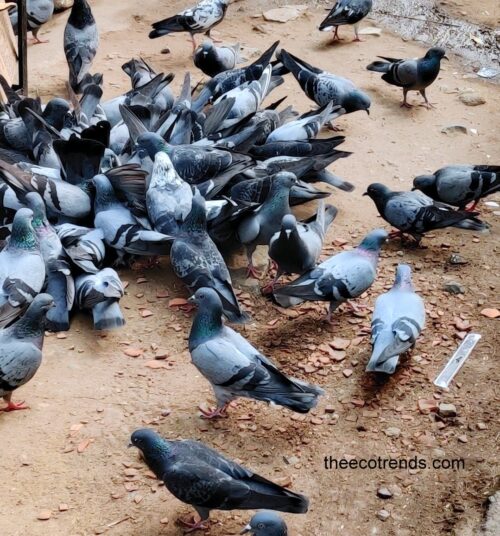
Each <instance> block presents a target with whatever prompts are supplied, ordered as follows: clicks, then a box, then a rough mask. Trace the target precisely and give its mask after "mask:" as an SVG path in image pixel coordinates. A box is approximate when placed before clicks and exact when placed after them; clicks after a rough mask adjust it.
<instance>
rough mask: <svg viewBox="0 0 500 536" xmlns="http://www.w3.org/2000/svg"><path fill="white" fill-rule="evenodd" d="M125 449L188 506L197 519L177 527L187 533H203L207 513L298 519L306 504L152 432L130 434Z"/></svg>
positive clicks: (208, 453) (198, 447)
mask: <svg viewBox="0 0 500 536" xmlns="http://www.w3.org/2000/svg"><path fill="white" fill-rule="evenodd" d="M131 443H132V445H133V446H134V447H137V448H138V449H139V450H140V451H141V452H142V455H143V457H144V460H145V461H146V463H147V465H148V467H149V468H150V469H151V471H153V473H154V474H155V475H156V477H157V478H158V479H159V480H162V481H163V482H164V483H165V487H166V488H167V489H168V491H170V493H172V495H174V497H176V498H177V499H179V500H180V501H182V502H183V503H186V504H190V505H192V506H193V508H194V509H195V510H196V512H197V513H198V515H199V516H200V520H199V521H198V522H195V521H194V519H193V522H192V523H186V522H185V521H183V522H182V524H183V525H185V526H186V527H187V528H188V529H189V530H190V531H191V532H192V531H195V530H203V529H205V528H206V524H205V522H206V521H208V519H209V516H210V511H211V510H226V511H228V510H253V509H257V508H262V507H265V508H268V509H272V510H277V511H279V512H288V513H291V514H304V513H306V512H307V510H308V509H309V500H308V499H307V497H305V496H304V495H300V494H298V493H294V492H293V491H290V490H288V489H286V488H283V487H281V486H278V485H277V484H274V483H273V482H271V481H270V480H267V479H266V478H264V477H262V476H260V475H258V474H256V473H254V472H253V471H250V470H249V469H246V468H245V467H243V466H242V465H239V464H237V463H236V462H233V461H232V460H230V459H229V458H226V457H225V456H223V455H222V454H219V453H218V452H217V451H216V450H213V449H211V448H210V447H207V446H206V445H204V444H203V443H199V442H198V441H191V440H183V441H167V440H165V439H163V438H162V437H160V436H159V435H158V434H157V433H156V432H155V431H154V430H150V429H142V430H136V431H135V432H134V433H133V434H132V437H131Z"/></svg>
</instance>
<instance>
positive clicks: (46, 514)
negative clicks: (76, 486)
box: [36, 510, 52, 521]
mask: <svg viewBox="0 0 500 536" xmlns="http://www.w3.org/2000/svg"><path fill="white" fill-rule="evenodd" d="M51 517H52V512H51V511H50V510H42V511H41V512H38V515H37V516H36V518H37V519H39V520H40V521H48V520H49V519H50V518H51Z"/></svg>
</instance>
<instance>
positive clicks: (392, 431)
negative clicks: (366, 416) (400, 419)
mask: <svg viewBox="0 0 500 536" xmlns="http://www.w3.org/2000/svg"><path fill="white" fill-rule="evenodd" d="M384 434H385V435H386V436H387V437H399V436H400V435H401V430H400V429H399V428H396V427H395V426H390V427H389V428H387V430H384Z"/></svg>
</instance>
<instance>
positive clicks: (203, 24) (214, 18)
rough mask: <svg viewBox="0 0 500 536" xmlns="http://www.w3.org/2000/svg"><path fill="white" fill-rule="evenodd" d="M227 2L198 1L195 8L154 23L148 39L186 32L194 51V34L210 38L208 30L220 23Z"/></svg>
mask: <svg viewBox="0 0 500 536" xmlns="http://www.w3.org/2000/svg"><path fill="white" fill-rule="evenodd" d="M228 4H229V0H200V1H199V2H198V4H197V5H196V6H195V7H192V8H188V9H185V10H184V11H181V12H180V13H178V14H177V15H174V16H173V17H168V18H166V19H163V20H160V21H158V22H155V23H154V24H153V25H152V26H153V30H152V31H151V32H150V34H149V38H150V39H156V38H157V37H162V36H163V35H168V34H170V33H175V32H188V33H189V35H190V36H191V41H192V43H193V52H194V51H195V50H196V41H195V38H194V36H195V34H198V33H205V34H206V35H208V36H209V37H210V30H211V29H212V28H213V27H214V26H216V25H217V24H219V23H220V22H222V20H223V19H224V16H225V14H226V10H227V6H228Z"/></svg>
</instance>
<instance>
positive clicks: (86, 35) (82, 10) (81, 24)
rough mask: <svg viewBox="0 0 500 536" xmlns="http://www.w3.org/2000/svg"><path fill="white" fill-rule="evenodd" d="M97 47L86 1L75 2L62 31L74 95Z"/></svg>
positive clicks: (78, 0)
mask: <svg viewBox="0 0 500 536" xmlns="http://www.w3.org/2000/svg"><path fill="white" fill-rule="evenodd" d="M98 46H99V32H98V30H97V25H96V23H95V19H94V16H93V15H92V10H91V9H90V6H89V4H88V3H87V0H75V1H74V4H73V7H72V8H71V13H70V16H69V18H68V22H67V23H66V28H65V29H64V53H65V54H66V61H67V62H68V67H69V83H70V85H71V87H72V88H73V91H75V92H76V93H78V92H80V91H81V89H82V88H81V87H80V86H81V83H82V81H83V80H84V78H85V75H86V74H87V73H88V72H89V70H90V67H91V66H92V62H93V61H94V57H95V55H96V53H97V47H98Z"/></svg>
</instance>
